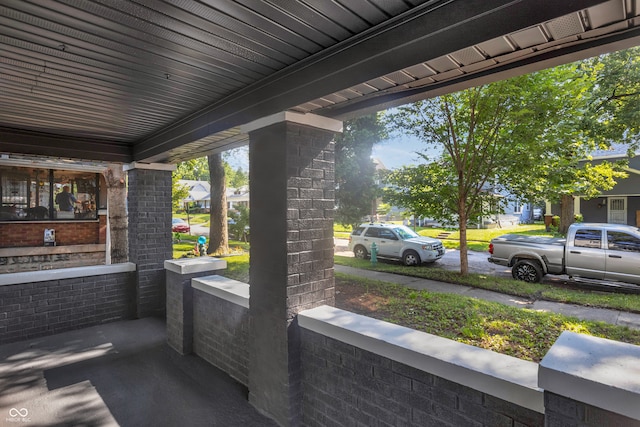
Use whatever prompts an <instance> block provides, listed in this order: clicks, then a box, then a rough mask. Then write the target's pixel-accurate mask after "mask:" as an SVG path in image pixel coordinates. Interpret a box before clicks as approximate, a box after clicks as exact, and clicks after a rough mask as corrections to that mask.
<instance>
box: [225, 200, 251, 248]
mask: <svg viewBox="0 0 640 427" xmlns="http://www.w3.org/2000/svg"><path fill="white" fill-rule="evenodd" d="M234 209H235V210H233V211H229V212H228V214H229V218H231V219H233V220H234V221H235V224H229V231H230V232H231V234H232V235H233V236H234V237H235V238H236V239H237V240H242V241H244V242H246V241H247V229H248V227H249V208H247V207H246V206H244V205H238V206H236V207H235V208H234Z"/></svg>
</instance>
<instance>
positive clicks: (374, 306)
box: [336, 279, 390, 320]
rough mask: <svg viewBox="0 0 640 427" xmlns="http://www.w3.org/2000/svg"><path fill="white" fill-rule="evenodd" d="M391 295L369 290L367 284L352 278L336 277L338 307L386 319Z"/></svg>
mask: <svg viewBox="0 0 640 427" xmlns="http://www.w3.org/2000/svg"><path fill="white" fill-rule="evenodd" d="M389 299H390V297H389V296H386V295H380V294H379V293H374V292H369V290H368V289H367V287H366V286H365V285H362V284H360V283H357V282H352V281H350V280H341V279H336V307H337V308H340V309H342V310H346V311H350V312H352V313H356V314H362V315H363V316H368V317H371V318H374V319H380V320H384V319H385V318H386V317H387V315H388V311H387V310H386V309H385V307H386V306H387V304H388V303H389Z"/></svg>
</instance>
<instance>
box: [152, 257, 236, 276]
mask: <svg viewBox="0 0 640 427" xmlns="http://www.w3.org/2000/svg"><path fill="white" fill-rule="evenodd" d="M164 268H165V270H169V271H173V272H174V273H178V274H192V273H204V272H207V271H216V270H224V269H225V268H227V261H225V260H223V259H219V258H214V257H209V256H202V257H197V258H180V259H170V260H166V261H165V262H164Z"/></svg>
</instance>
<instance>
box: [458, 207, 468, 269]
mask: <svg viewBox="0 0 640 427" xmlns="http://www.w3.org/2000/svg"><path fill="white" fill-rule="evenodd" d="M466 208H467V206H466V203H465V200H464V198H462V197H461V198H460V201H459V202H458V227H459V229H460V274H462V275H463V276H466V275H467V274H469V257H468V254H467V214H466Z"/></svg>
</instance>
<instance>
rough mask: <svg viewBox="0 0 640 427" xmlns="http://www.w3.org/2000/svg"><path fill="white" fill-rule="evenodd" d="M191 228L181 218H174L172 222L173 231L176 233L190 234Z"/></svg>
mask: <svg viewBox="0 0 640 427" xmlns="http://www.w3.org/2000/svg"><path fill="white" fill-rule="evenodd" d="M190 229H191V228H190V227H189V224H187V223H186V221H185V220H183V219H180V218H173V219H172V220H171V231H173V232H174V233H188V232H189V230H190Z"/></svg>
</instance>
